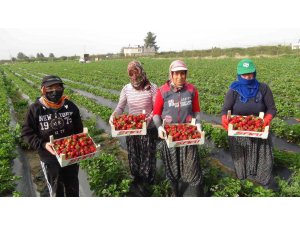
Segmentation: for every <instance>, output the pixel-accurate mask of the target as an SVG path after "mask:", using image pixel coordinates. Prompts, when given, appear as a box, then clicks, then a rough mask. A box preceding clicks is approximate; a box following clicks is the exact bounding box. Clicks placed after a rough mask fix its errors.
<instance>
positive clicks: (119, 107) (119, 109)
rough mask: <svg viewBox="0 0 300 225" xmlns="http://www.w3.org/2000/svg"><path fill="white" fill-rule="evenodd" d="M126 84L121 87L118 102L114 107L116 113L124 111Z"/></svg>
mask: <svg viewBox="0 0 300 225" xmlns="http://www.w3.org/2000/svg"><path fill="white" fill-rule="evenodd" d="M125 89H126V86H125V87H123V89H122V91H121V94H120V99H119V102H118V105H117V107H116V109H115V112H116V113H117V115H121V114H122V113H123V112H124V111H125V107H126V105H127V98H126V90H125Z"/></svg>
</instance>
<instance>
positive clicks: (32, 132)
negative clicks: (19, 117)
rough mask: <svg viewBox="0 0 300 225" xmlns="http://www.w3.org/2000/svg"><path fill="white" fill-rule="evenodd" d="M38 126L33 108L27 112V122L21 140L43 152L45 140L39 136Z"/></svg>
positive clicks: (23, 127)
mask: <svg viewBox="0 0 300 225" xmlns="http://www.w3.org/2000/svg"><path fill="white" fill-rule="evenodd" d="M38 133H39V131H38V124H36V120H35V118H34V111H33V107H30V108H29V110H28V111H27V114H26V117H25V122H24V124H23V126H22V132H21V138H22V139H23V140H24V141H25V142H26V143H28V144H29V145H30V147H31V148H33V149H34V150H37V151H40V150H43V140H42V138H41V137H39V135H38Z"/></svg>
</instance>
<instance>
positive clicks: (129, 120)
mask: <svg viewBox="0 0 300 225" xmlns="http://www.w3.org/2000/svg"><path fill="white" fill-rule="evenodd" d="M110 125H111V136H112V137H121V136H131V135H146V134H147V125H146V114H145V110H143V113H142V114H139V115H130V114H125V113H124V114H122V115H115V117H114V119H113V122H112V123H111V124H110Z"/></svg>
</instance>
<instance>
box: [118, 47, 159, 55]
mask: <svg viewBox="0 0 300 225" xmlns="http://www.w3.org/2000/svg"><path fill="white" fill-rule="evenodd" d="M123 49H124V55H125V56H147V55H155V48H154V47H150V48H146V47H144V46H140V45H138V46H135V47H130V46H129V47H124V48H123Z"/></svg>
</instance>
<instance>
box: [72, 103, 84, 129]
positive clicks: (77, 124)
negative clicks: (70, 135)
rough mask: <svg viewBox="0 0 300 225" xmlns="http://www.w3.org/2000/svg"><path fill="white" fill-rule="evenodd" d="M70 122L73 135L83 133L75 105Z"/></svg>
mask: <svg viewBox="0 0 300 225" xmlns="http://www.w3.org/2000/svg"><path fill="white" fill-rule="evenodd" d="M72 120H73V127H74V134H78V133H82V132H83V124H82V120H81V116H80V112H79V109H78V107H77V106H76V105H75V110H74V113H73V119H72Z"/></svg>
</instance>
